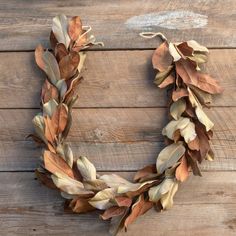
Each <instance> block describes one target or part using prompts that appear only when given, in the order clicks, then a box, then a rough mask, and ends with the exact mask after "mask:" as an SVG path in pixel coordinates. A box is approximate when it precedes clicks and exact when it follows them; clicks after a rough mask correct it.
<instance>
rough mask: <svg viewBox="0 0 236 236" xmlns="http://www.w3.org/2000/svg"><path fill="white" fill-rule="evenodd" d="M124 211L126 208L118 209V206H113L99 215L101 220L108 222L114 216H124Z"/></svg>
mask: <svg viewBox="0 0 236 236" xmlns="http://www.w3.org/2000/svg"><path fill="white" fill-rule="evenodd" d="M125 211H126V207H118V206H113V207H110V208H108V209H107V210H105V212H104V213H103V214H102V215H100V216H101V218H102V219H103V220H108V219H110V218H112V217H114V216H119V215H122V214H124V213H125Z"/></svg>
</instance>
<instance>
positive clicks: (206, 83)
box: [176, 59, 223, 94]
mask: <svg viewBox="0 0 236 236" xmlns="http://www.w3.org/2000/svg"><path fill="white" fill-rule="evenodd" d="M176 71H177V73H178V74H179V75H180V77H181V78H182V79H183V81H184V83H186V84H190V85H193V86H195V87H197V88H200V89H201V90H203V91H205V92H208V93H210V94H216V93H221V92H223V89H222V88H221V87H220V86H219V84H218V82H217V81H216V80H215V79H213V78H212V77H210V76H209V75H207V74H204V73H201V72H198V71H196V69H195V67H194V65H192V64H191V63H190V62H189V61H188V60H183V59H180V60H179V61H177V62H176Z"/></svg>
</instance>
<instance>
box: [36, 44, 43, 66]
mask: <svg viewBox="0 0 236 236" xmlns="http://www.w3.org/2000/svg"><path fill="white" fill-rule="evenodd" d="M43 53H44V49H43V46H42V45H41V44H39V45H38V46H37V47H36V49H35V52H34V55H35V61H36V63H37V65H38V66H39V68H40V69H42V70H44V68H45V63H44V60H43Z"/></svg>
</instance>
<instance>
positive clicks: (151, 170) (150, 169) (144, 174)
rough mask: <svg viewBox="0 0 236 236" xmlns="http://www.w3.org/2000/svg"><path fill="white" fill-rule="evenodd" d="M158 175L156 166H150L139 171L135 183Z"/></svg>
mask: <svg viewBox="0 0 236 236" xmlns="http://www.w3.org/2000/svg"><path fill="white" fill-rule="evenodd" d="M154 173H156V165H155V164H153V165H148V166H145V167H144V168H142V169H141V170H138V171H137V173H136V174H135V176H134V181H136V182H137V181H139V180H140V179H142V178H144V177H147V176H148V175H150V174H154Z"/></svg>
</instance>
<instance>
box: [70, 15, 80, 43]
mask: <svg viewBox="0 0 236 236" xmlns="http://www.w3.org/2000/svg"><path fill="white" fill-rule="evenodd" d="M82 32H83V29H82V22H81V19H80V17H79V16H74V17H72V18H71V19H70V21H69V27H68V33H69V36H70V38H71V40H73V41H76V40H77V39H78V38H79V36H80V35H81V34H82Z"/></svg>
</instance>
